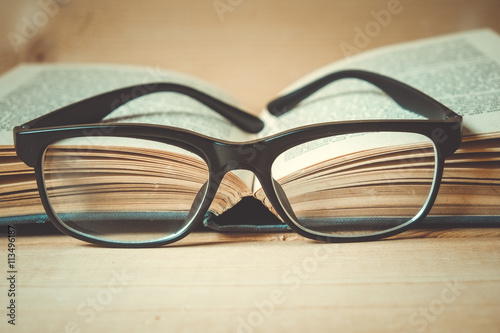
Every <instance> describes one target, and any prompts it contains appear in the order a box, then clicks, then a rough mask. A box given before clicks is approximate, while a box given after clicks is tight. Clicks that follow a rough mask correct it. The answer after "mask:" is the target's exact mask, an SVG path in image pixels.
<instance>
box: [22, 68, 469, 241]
mask: <svg viewBox="0 0 500 333" xmlns="http://www.w3.org/2000/svg"><path fill="white" fill-rule="evenodd" d="M345 78H354V79H360V80H364V81H366V82H369V83H371V84H373V85H374V86H376V87H378V88H380V89H381V90H382V91H384V92H385V93H386V94H387V95H388V96H389V97H391V98H392V99H393V100H394V101H395V102H396V103H397V104H399V105H400V106H401V107H403V108H404V109H407V110H409V111H412V112H414V113H416V114H419V115H423V116H426V117H427V118H428V119H413V120H363V121H341V122H330V123H324V124H318V125H312V126H304V127H299V128H295V129H292V130H288V131H286V132H282V133H279V134H276V135H273V136H269V137H265V138H262V139H257V140H253V141H249V142H243V143H235V142H228V141H223V140H216V139H214V138H210V137H207V136H203V135H200V134H197V133H194V132H191V131H187V130H182V129H179V128H174V127H168V126H159V125H143V124H121V123H120V124H118V123H114V124H106V123H98V122H100V121H101V120H102V119H103V118H104V117H105V116H107V115H108V114H110V113H111V112H112V111H113V110H115V109H116V108H118V107H119V106H121V105H123V104H125V103H126V102H127V101H123V100H122V99H120V96H123V94H128V95H129V96H130V95H132V96H134V97H136V98H137V97H141V96H143V95H146V94H150V93H156V92H167V91H168V92H178V93H181V94H185V95H187V96H190V97H191V98H194V99H195V100H198V101H199V102H201V103H203V104H205V105H207V106H208V107H210V108H212V109H213V110H215V111H216V112H218V113H220V114H221V115H223V116H224V117H226V118H228V119H230V120H231V121H233V122H234V123H235V124H236V125H237V126H239V127H241V128H242V129H244V130H246V131H249V132H254V133H256V132H259V131H260V130H261V129H262V128H263V123H262V122H261V121H260V120H259V119H258V118H256V117H254V116H252V115H250V114H248V113H245V112H244V111H242V110H239V109H237V108H235V107H233V106H231V105H228V104H226V103H225V102H222V101H220V100H217V99H215V98H213V97H211V96H209V95H206V94H205V93H202V92H200V91H197V90H195V89H192V88H189V87H186V86H182V85H177V84H170V83H157V84H153V85H151V86H150V88H149V89H140V87H139V86H134V87H128V88H123V89H119V90H115V91H112V92H108V93H104V94H102V95H98V96H95V97H92V98H89V99H86V100H83V101H80V102H77V103H75V104H72V105H69V106H66V107H63V108H61V109H58V110H56V111H53V112H51V113H48V114H46V115H44V116H42V117H39V118H37V119H35V120H32V121H30V122H28V123H25V124H24V125H21V126H17V127H15V128H14V136H15V145H16V150H17V154H18V156H19V157H20V158H21V159H22V160H23V161H24V162H25V163H26V164H27V165H28V166H30V167H34V169H35V176H36V180H37V184H38V189H39V193H40V197H41V199H42V203H43V206H44V208H45V211H46V213H47V215H48V216H49V218H50V219H51V221H52V222H53V223H54V225H55V226H56V227H57V228H58V229H60V230H61V231H63V232H64V233H66V234H68V235H70V236H73V237H76V238H78V239H80V240H83V241H87V242H91V243H95V244H100V245H106V246H115V247H148V246H159V245H164V244H169V243H172V242H175V241H178V240H180V239H181V238H183V237H185V236H186V235H187V234H189V233H190V232H191V231H192V230H194V229H195V228H196V227H197V226H198V225H199V224H200V222H201V221H202V220H203V219H204V217H205V215H206V214H207V212H208V211H209V209H211V208H210V207H211V206H212V207H213V205H214V202H215V201H217V200H231V198H230V196H231V195H232V194H234V193H233V192H231V186H230V185H226V186H225V188H224V185H222V186H221V182H222V180H223V178H224V176H225V175H227V174H228V173H230V171H233V170H237V169H245V170H249V171H251V172H253V173H254V174H255V176H256V178H257V179H258V181H259V183H260V184H261V186H262V189H261V190H259V191H257V192H256V194H255V196H257V197H258V198H261V199H263V200H264V202H265V203H266V204H268V206H270V207H271V208H272V209H273V210H274V211H275V212H276V214H277V215H278V216H279V217H280V218H281V220H282V221H283V222H284V223H286V224H287V225H288V226H289V227H290V228H291V229H292V230H294V231H296V232H297V233H299V234H300V235H302V236H305V237H308V238H311V239H315V240H320V241H326V242H334V241H364V240H374V239H380V238H383V237H387V236H391V235H395V234H397V233H400V232H402V231H404V230H406V229H408V228H409V227H410V226H411V225H412V224H414V223H417V222H419V221H421V220H423V218H424V217H425V216H426V214H427V213H428V212H429V211H430V209H431V207H432V204H433V202H434V200H435V198H436V195H437V193H438V189H439V185H440V182H441V176H442V173H443V167H444V159H445V158H446V157H448V156H451V155H452V154H453V153H454V152H455V150H456V149H457V148H458V147H459V145H460V143H461V137H462V126H461V125H462V117H461V116H459V115H457V114H456V113H454V112H453V111H451V110H450V109H448V108H447V107H445V106H444V105H442V104H440V103H439V102H437V101H436V100H434V99H432V98H431V97H429V96H427V95H425V94H423V93H422V92H420V91H418V90H416V89H414V88H412V87H410V86H408V85H406V84H403V83H401V82H399V81H396V80H393V79H391V78H388V77H385V76H382V75H378V74H375V73H371V72H365V71H357V70H348V71H341V72H335V73H332V74H329V75H327V76H325V77H323V78H321V79H319V80H317V81H315V82H313V83H311V84H309V85H306V86H304V87H302V88H300V89H298V90H295V91H293V92H291V93H289V94H287V95H284V96H282V97H280V98H278V99H276V100H274V101H272V102H271V103H269V105H268V109H269V111H270V113H271V114H274V115H277V116H278V115H281V114H283V113H285V112H288V111H289V110H292V109H293V108H294V107H295V106H296V105H297V104H299V103H300V102H301V101H302V100H304V99H305V98H306V97H308V96H309V95H311V94H313V93H314V92H316V91H317V90H319V89H321V88H322V87H324V86H326V85H328V84H330V83H332V82H334V81H336V80H340V79H345ZM110 106H111V107H110ZM332 112H333V110H332ZM248 150H252V151H253V152H255V155H254V158H252V159H251V160H249V159H248V155H246V154H245V155H244V154H242V153H241V152H242V151H248ZM220 192H223V194H224V195H225V196H226V197H222V198H220V196H221V194H220ZM218 196H219V197H218Z"/></svg>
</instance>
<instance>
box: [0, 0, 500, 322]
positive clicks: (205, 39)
mask: <svg viewBox="0 0 500 333" xmlns="http://www.w3.org/2000/svg"><path fill="white" fill-rule="evenodd" d="M54 1H55V0H45V1H42V2H39V1H35V0H33V1H22V2H21V1H18V2H7V1H3V2H2V4H1V5H0V6H1V8H2V9H1V10H0V35H1V36H2V40H1V41H0V71H2V72H4V71H6V70H7V69H9V68H11V67H12V66H14V65H15V64H17V63H19V62H22V61H35V62H47V61H72V62H96V61H97V62H115V63H135V64H145V65H148V66H153V67H155V66H159V67H164V68H169V69H174V70H179V71H183V72H187V73H190V74H194V75H196V76H198V77H202V78H204V79H206V80H207V81H210V82H213V83H215V84H217V85H219V86H221V87H222V88H223V89H225V90H227V91H229V92H230V93H232V94H233V95H235V96H236V97H237V98H238V99H239V100H241V101H242V102H243V103H244V104H245V105H246V106H247V109H249V110H251V111H252V112H255V113H258V112H259V111H260V110H261V109H262V107H263V106H264V105H265V103H266V102H267V101H268V100H269V99H271V98H272V97H273V96H274V95H276V94H277V93H278V92H279V91H280V90H281V89H282V88H283V87H284V86H285V85H287V84H288V83H290V82H291V81H293V80H295V79H297V78H299V77H300V76H302V75H304V74H306V73H308V72H310V71H311V70H313V69H315V68H317V67H319V66H321V65H324V64H327V63H329V62H332V61H334V60H337V59H340V58H342V57H343V54H342V51H341V49H340V47H339V45H340V44H341V43H342V42H351V41H352V39H353V38H354V29H355V28H356V27H363V26H364V25H365V24H366V23H367V22H369V21H370V20H373V16H372V14H371V11H376V12H377V11H380V10H382V9H384V8H386V7H387V6H388V4H389V3H390V2H391V1H389V0H369V1H319V0H318V1H299V0H289V1H286V2H279V1H265V0H239V1H237V0H232V1H229V0H220V1H214V0H198V1H189V2H187V1H185V2H182V1H159V0H156V1H147V2H146V1H144V2H139V1H118V0H115V1H98V0H89V1H78V0H64V1H63V0H60V1H59V3H63V2H64V3H66V5H65V6H61V7H59V6H56V7H54V3H55V2H54ZM40 3H44V4H46V6H45V7H44V8H46V9H43V8H42V7H41V5H40ZM221 3H222V7H220V6H221ZM48 4H52V7H50V6H49V5H48ZM214 4H215V5H218V6H219V7H217V8H219V9H216V8H215V7H214ZM400 4H401V6H403V10H402V11H401V13H399V14H397V15H394V16H392V17H391V21H390V24H388V25H387V26H386V27H384V28H383V29H382V30H381V32H380V33H379V34H378V35H377V36H375V37H374V38H372V40H371V42H370V44H369V45H368V46H367V47H366V49H371V48H374V47H377V46H381V45H386V44H390V43H397V42H401V41H404V40H410V39H415V38H420V37H426V36H432V35H438V34H443V33H449V32H455V31H461V30H467V29H472V28H478V27H484V26H487V27H491V28H493V29H495V30H497V31H500V20H498V13H499V12H500V3H499V2H498V1H497V0H495V1H493V0H491V1H470V2H460V3H459V2H456V1H451V0H446V1H439V2H435V1H410V0H401V2H400ZM224 5H225V7H224ZM47 6H49V7H47ZM47 8H49V9H47ZM50 8H52V9H50ZM221 8H224V9H225V11H224V10H222V9H221ZM40 11H44V12H45V13H46V16H47V18H48V20H47V22H46V23H45V24H39V25H40V27H38V28H37V31H36V32H35V33H33V36H31V37H30V38H27V40H26V43H23V44H22V45H20V48H19V50H18V51H17V52H15V50H14V47H13V45H12V43H11V42H10V41H9V39H8V38H4V37H6V36H7V37H8V36H9V33H11V32H19V31H21V29H23V22H26V20H28V21H29V20H33V18H34V17H35V15H41V14H40ZM51 13H52V14H51ZM40 22H41V21H40ZM24 24H25V23H24ZM29 229H30V228H26V227H19V228H18V235H17V237H16V243H15V244H16V250H15V251H16V272H17V273H16V285H15V286H16V302H17V303H16V326H15V327H14V326H12V325H9V324H8V323H7V320H8V317H7V316H6V314H7V312H8V311H9V310H8V309H6V307H7V306H8V305H9V304H8V300H9V298H8V295H7V293H8V288H9V281H8V280H7V278H8V277H9V276H10V275H9V273H7V270H8V269H7V266H6V265H7V255H8V251H7V246H8V245H7V244H8V241H7V239H6V237H5V236H2V238H1V239H0V253H1V254H0V255H1V256H2V258H3V259H1V260H0V261H2V262H3V263H4V264H2V267H3V268H2V271H3V272H4V275H3V276H4V278H2V279H1V280H0V308H2V309H3V310H1V311H0V315H1V316H0V318H1V319H0V331H1V332H14V331H16V332H33V331H37V332H115V331H116V332H133V331H141V332H156V331H158V332H160V331H161V332H191V331H194V332H205V331H206V332H281V331H283V332H304V331H307V332H310V331H311V332H316V331H318V332H336V331H339V332H498V331H500V316H499V314H500V230H498V229H492V228H482V229H450V230H413V231H410V232H408V233H405V234H403V235H401V236H399V237H396V238H394V239H391V240H387V241H379V242H370V243H356V244H322V243H317V242H313V241H310V240H306V239H304V238H302V237H300V236H298V235H295V234H282V233H272V234H218V233H208V232H199V233H195V234H192V235H190V236H188V238H186V239H184V240H183V241H181V242H180V243H179V244H175V245H173V246H168V247H164V248H157V249H138V250H137V249H136V250H129V249H107V248H100V247H96V246H91V245H86V244H84V243H82V242H79V241H77V240H74V239H72V238H70V237H67V236H61V235H57V234H52V233H50V232H48V233H47V232H45V231H43V230H37V231H35V232H33V231H29ZM0 232H3V233H4V234H5V232H6V230H5V229H3V230H0Z"/></svg>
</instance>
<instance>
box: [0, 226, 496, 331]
mask: <svg viewBox="0 0 500 333" xmlns="http://www.w3.org/2000/svg"><path fill="white" fill-rule="evenodd" d="M422 233H428V234H429V235H430V236H431V237H434V238H419V237H420V236H421V235H422ZM499 240H500V231H499V230H498V229H466V230H465V229H456V230H448V231H446V230H443V231H436V230H434V231H429V230H427V231H418V232H410V233H409V234H407V235H406V236H404V237H397V238H396V239H393V240H389V241H380V242H369V243H353V244H322V243H318V242H314V241H310V240H305V239H303V238H302V237H300V236H298V235H295V234H263V235H254V236H251V235H248V234H246V235H241V234H217V233H194V234H192V235H189V236H188V237H187V238H186V239H185V240H183V241H181V242H179V243H178V244H176V245H172V246H167V247H164V248H154V249H108V248H101V247H97V246H93V245H86V244H85V243H83V242H80V241H77V240H74V239H72V238H70V237H67V236H62V235H61V236H57V235H45V236H18V237H17V240H16V245H17V247H16V250H17V253H18V261H17V264H18V267H19V271H18V274H17V279H18V280H17V281H18V285H17V290H18V291H19V296H18V298H17V304H18V316H17V325H16V329H19V331H21V332H31V331H34V330H37V331H45V332H64V330H65V326H66V325H68V327H72V326H73V325H74V328H75V330H76V329H79V330H80V331H81V332H101V331H106V330H112V331H124V332H129V331H137V330H141V331H144V330H147V331H151V332H156V331H158V332H160V331H162V332H164V331H175V332H179V331H204V332H221V331H233V332H254V331H255V332H257V331H259V332H276V331H284V330H287V331H291V332H303V331H313V330H314V331H318V332H331V331H333V330H342V331H352V332H360V331H370V332H405V331H406V332H418V331H420V330H425V331H426V332H443V331H461V332H465V331H481V332H493V331H495V329H498V328H499V327H500V317H498V313H499V311H500V242H499ZM6 243H7V242H6V240H5V239H2V240H1V241H0V249H1V251H2V255H3V256H4V257H5V253H6V251H5V249H6ZM5 288H6V282H5V280H2V282H1V283H0V290H3V291H4V290H5ZM1 295H2V296H1V304H6V301H7V298H6V293H5V292H2V293H1ZM48 309H49V310H50V311H48ZM3 312H5V310H4V311H3ZM6 325H7V324H6V320H5V318H4V319H3V320H2V321H0V327H3V328H5V327H6ZM2 331H3V329H2ZM70 331H71V330H70Z"/></svg>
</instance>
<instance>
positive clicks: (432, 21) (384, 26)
mask: <svg viewBox="0 0 500 333" xmlns="http://www.w3.org/2000/svg"><path fill="white" fill-rule="evenodd" d="M499 13H500V1H499V0H482V1H481V0H479V1H468V0H443V1H428V0H413V1H412V0H363V1H352V0H336V1H331V0H330V1H328V0H313V1H301V0H288V1H276V0H273V1H270V0H191V1H165V0H161V1H160V0H154V1H152V0H151V1H128V0H86V1H84V0H16V1H13V0H0V73H3V72H5V71H6V70H8V69H9V68H12V67H14V66H15V65H16V64H18V63H20V62H99V63H120V64H139V65H147V66H151V67H162V68H165V69H173V70H177V71H181V72H185V73H188V74H192V75H195V76H197V77H200V78H203V79H205V80H207V81H209V82H212V83H214V84H215V85H217V86H219V87H221V88H223V89H224V90H226V91H227V92H229V93H230V94H232V95H233V96H235V97H236V98H237V99H238V100H240V101H241V102H242V103H243V105H244V106H245V107H246V108H247V109H249V110H250V111H252V112H259V111H260V110H261V109H262V108H263V106H264V105H265V104H266V103H267V101H269V100H270V99H272V98H273V97H274V96H275V95H276V94H278V93H279V91H280V90H282V89H283V88H284V87H285V86H286V85H288V84H289V83H291V82H292V81H294V80H296V79H298V78H300V77H301V76H303V75H305V74H307V73H309V72H310V71H312V70H314V69H316V68H318V67H320V66H323V65H325V64H328V63H330V62H333V61H335V60H338V59H341V58H343V57H345V56H346V55H348V53H349V52H350V51H353V48H354V49H356V50H355V51H356V52H357V51H364V50H368V49H372V48H375V47H378V46H382V45H387V44H392V43H398V42H402V41H406V40H412V39H417V38H422V37H428V36H434V35H439V34H445V33H452V32H458V31H463V30H468V29H474V28H480V27H490V28H492V29H494V30H496V31H500V19H499ZM377 26H378V28H377ZM366 29H374V30H372V32H371V35H372V36H369V38H368V39H364V40H360V39H359V37H358V39H356V38H357V37H356V36H357V34H359V31H366ZM361 41H362V43H361ZM351 46H352V47H353V48H350V47H351ZM347 51H349V52H347ZM408 65H411V64H408Z"/></svg>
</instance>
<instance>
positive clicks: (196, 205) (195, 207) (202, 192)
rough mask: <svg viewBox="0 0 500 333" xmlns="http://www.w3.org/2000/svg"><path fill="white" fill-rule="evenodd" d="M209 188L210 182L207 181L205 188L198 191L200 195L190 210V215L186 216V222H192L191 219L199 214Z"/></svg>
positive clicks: (197, 195)
mask: <svg viewBox="0 0 500 333" xmlns="http://www.w3.org/2000/svg"><path fill="white" fill-rule="evenodd" d="M207 187H208V181H206V182H205V184H203V186H202V187H201V188H200V190H199V191H198V194H196V197H195V198H194V200H193V204H192V205H191V209H190V210H189V213H188V215H187V216H186V221H191V219H192V218H193V217H194V216H195V215H196V213H197V212H198V210H199V208H200V207H201V204H202V202H203V199H204V198H205V194H206V193H207Z"/></svg>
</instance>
